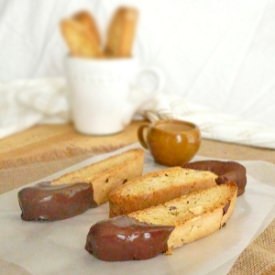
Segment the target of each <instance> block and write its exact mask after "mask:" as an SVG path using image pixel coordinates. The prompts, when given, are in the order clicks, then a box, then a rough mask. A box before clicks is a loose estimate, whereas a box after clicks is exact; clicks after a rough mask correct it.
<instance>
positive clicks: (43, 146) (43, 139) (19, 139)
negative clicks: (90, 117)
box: [0, 121, 144, 169]
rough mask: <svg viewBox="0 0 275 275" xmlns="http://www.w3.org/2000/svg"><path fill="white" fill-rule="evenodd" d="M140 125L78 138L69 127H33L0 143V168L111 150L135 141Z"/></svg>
mask: <svg viewBox="0 0 275 275" xmlns="http://www.w3.org/2000/svg"><path fill="white" fill-rule="evenodd" d="M143 123H144V122H143V121H139V122H133V123H132V124H131V125H129V126H128V127H127V128H126V129H125V131H123V132H121V133H118V134H115V135H109V136H88V135H82V134H79V133H78V132H76V131H75V130H74V128H73V126H72V124H67V125H39V126H35V127H33V128H31V129H28V130H26V131H24V132H21V133H18V134H15V135H13V136H10V137H7V138H4V139H1V140H0V169H3V168H10V167H18V166H22V165H27V164H30V163H39V162H45V161H52V160H61V159H66V158H71V157H74V156H80V155H84V154H87V155H92V154H96V153H101V152H107V151H111V150H114V149H116V148H119V147H122V146H125V145H127V144H131V143H134V142H136V141H137V135H136V130H137V128H138V126H139V125H141V124H143Z"/></svg>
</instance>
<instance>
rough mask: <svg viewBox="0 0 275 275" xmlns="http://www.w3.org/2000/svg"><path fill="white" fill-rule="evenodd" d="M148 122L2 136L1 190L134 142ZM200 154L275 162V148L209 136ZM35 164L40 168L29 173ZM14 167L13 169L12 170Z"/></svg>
mask: <svg viewBox="0 0 275 275" xmlns="http://www.w3.org/2000/svg"><path fill="white" fill-rule="evenodd" d="M144 123H146V122H144V121H135V122H133V123H132V124H131V125H130V126H129V127H127V128H126V130H125V131H124V132H121V133H119V134H116V135H110V136H101V137H100V136H85V135H81V134H79V133H77V132H76V131H75V130H74V128H73V127H72V125H71V124H67V125H40V126H35V127H33V128H31V129H28V130H26V131H24V132H21V133H18V134H15V135H13V136H10V137H7V138H4V139H1V140H0V179H1V182H0V193H3V192H6V191H8V190H12V189H14V188H16V187H19V186H22V185H24V184H26V183H28V182H30V181H34V180H37V179H39V178H41V177H45V176H47V175H49V174H51V173H54V172H56V171H58V170H61V169H63V168H65V167H68V166H70V165H72V164H74V163H76V162H79V161H81V160H83V159H85V158H87V157H90V156H92V155H95V154H98V153H102V152H107V151H111V150H114V149H116V148H119V147H122V146H125V145H127V144H130V143H134V142H136V141H137V134H136V130H137V128H138V127H139V126H140V125H141V124H144ZM198 154H199V155H202V156H207V157H211V158H225V159H231V160H265V161H269V162H273V163H275V150H268V149H261V148H254V147H247V146H242V145H238V144H230V143H224V142H218V141H212V140H205V139H203V140H202V143H201V147H200V150H199V152H198ZM45 164H47V165H46V166H45ZM42 166H43V169H41V168H42ZM33 168H36V171H37V172H36V173H28V171H33ZM11 170H12V171H13V173H10V172H11ZM23 175H24V176H23Z"/></svg>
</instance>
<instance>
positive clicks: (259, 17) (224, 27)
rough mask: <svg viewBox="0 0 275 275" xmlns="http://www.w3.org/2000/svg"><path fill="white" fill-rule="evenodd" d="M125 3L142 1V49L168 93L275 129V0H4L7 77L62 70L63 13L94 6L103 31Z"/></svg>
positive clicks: (3, 70)
mask: <svg viewBox="0 0 275 275" xmlns="http://www.w3.org/2000/svg"><path fill="white" fill-rule="evenodd" d="M121 3H126V4H128V5H138V8H139V9H140V18H139V25H138V35H137V40H136V45H135V54H136V56H138V57H139V58H140V59H141V60H142V62H143V64H144V65H157V66H159V67H160V68H161V69H162V70H163V71H164V73H165V75H166V79H167V84H166V88H165V92H166V93H176V94H180V95H182V96H184V97H185V98H186V99H188V100H191V101H192V102H195V103H198V104H203V105H206V106H209V107H211V108H213V109H215V110H217V111H222V112H224V113H228V114H235V115H239V116H240V117H241V118H243V119H245V120H250V121H255V122H260V123H263V124H266V125H270V126H272V127H273V128H275V120H274V117H275V108H274V104H275V31H274V30H275V1H272V0H270V1H269V0H230V1H229V0H192V1H191V0H173V1H171V0H169V1H168V0H162V1H157V0H139V1H124V2H123V1H119V0H90V1H89V0H86V1H84V0H75V1H73V0H59V1H56V0H47V1H42V0H41V1H39V0H37V1H35V0H0V49H1V51H0V81H9V80H15V79H22V78H37V77H44V76H62V75H63V58H64V55H65V54H66V53H67V47H66V45H65V43H64V41H63V40H62V37H61V36H60V32H59V28H58V23H59V21H60V19H61V18H63V17H64V16H69V15H71V14H72V13H74V12H75V11H78V10H80V9H88V10H90V11H91V12H93V14H94V17H95V18H96V19H97V22H98V24H99V27H100V31H101V33H102V35H104V33H105V31H106V25H107V23H108V22H109V20H110V17H111V15H112V12H113V11H114V10H115V8H116V7H117V6H118V5H120V4H121Z"/></svg>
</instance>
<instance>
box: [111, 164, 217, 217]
mask: <svg viewBox="0 0 275 275" xmlns="http://www.w3.org/2000/svg"><path fill="white" fill-rule="evenodd" d="M216 178H217V175H215V174H214V173H211V172H208V171H195V170H191V169H183V168H181V167H172V168H168V169H163V170H159V171H154V172H151V173H148V174H146V175H144V176H140V177H137V178H135V179H133V180H130V181H128V182H127V183H126V184H125V185H123V186H120V187H118V188H117V189H115V190H114V191H112V192H111V193H110V194H109V207H110V213H109V215H110V217H113V216H117V215H123V214H127V213H130V212H133V211H137V210H141V209H145V208H148V207H150V206H154V205H157V204H160V203H163V202H166V201H168V200H171V199H174V198H176V197H179V196H181V195H183V194H186V193H189V192H192V191H194V190H198V189H204V188H208V187H211V186H215V185H216V181H215V180H216Z"/></svg>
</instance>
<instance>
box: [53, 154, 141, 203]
mask: <svg viewBox="0 0 275 275" xmlns="http://www.w3.org/2000/svg"><path fill="white" fill-rule="evenodd" d="M143 163H144V151H143V150H141V149H133V150H129V151H126V152H124V153H121V154H119V155H115V156H112V157H110V158H107V159H105V160H102V161H99V162H97V163H94V164H91V165H89V166H86V167H84V168H82V169H79V170H77V171H74V172H71V173H68V174H65V175H63V176H61V177H59V178H57V179H54V180H53V181H52V184H54V185H55V184H72V183H79V182H81V183H89V184H91V187H92V199H93V201H94V202H95V203H96V204H97V205H99V204H102V203H104V202H106V201H107V199H108V194H109V193H110V191H111V190H113V189H114V188H116V187H118V186H119V185H122V184H124V183H126V182H127V181H128V180H129V179H132V178H135V177H137V176H140V175H141V174H142V171H143Z"/></svg>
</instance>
